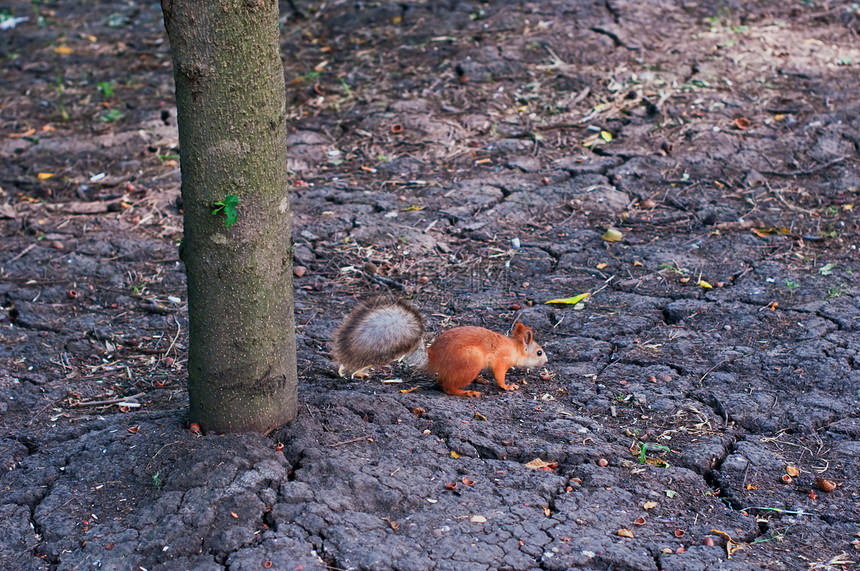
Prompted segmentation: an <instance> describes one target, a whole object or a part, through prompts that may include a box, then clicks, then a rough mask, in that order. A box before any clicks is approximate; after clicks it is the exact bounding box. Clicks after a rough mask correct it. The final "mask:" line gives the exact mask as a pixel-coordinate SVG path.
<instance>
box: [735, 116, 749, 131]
mask: <svg viewBox="0 0 860 571" xmlns="http://www.w3.org/2000/svg"><path fill="white" fill-rule="evenodd" d="M735 125H736V126H737V128H738V129H740V130H742V131H743V130H744V129H749V128H750V125H752V123H750V120H749V119H747V118H746V117H738V118H737V119H735Z"/></svg>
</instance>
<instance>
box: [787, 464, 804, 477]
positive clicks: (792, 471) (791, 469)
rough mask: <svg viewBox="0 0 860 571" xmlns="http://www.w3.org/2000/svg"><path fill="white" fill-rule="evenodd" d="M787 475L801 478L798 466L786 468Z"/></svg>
mask: <svg viewBox="0 0 860 571" xmlns="http://www.w3.org/2000/svg"><path fill="white" fill-rule="evenodd" d="M785 473H786V474H788V475H789V476H791V477H792V478H797V477H798V476H800V470H798V469H797V466H786V467H785Z"/></svg>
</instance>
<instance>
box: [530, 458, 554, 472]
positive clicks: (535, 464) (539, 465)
mask: <svg viewBox="0 0 860 571" xmlns="http://www.w3.org/2000/svg"><path fill="white" fill-rule="evenodd" d="M526 467H527V468H531V469H533V470H540V469H543V470H547V469H551V470H555V469H556V468H557V467H558V462H548V461H546V460H541V459H540V458H535V459H534V460H532V461H531V462H526Z"/></svg>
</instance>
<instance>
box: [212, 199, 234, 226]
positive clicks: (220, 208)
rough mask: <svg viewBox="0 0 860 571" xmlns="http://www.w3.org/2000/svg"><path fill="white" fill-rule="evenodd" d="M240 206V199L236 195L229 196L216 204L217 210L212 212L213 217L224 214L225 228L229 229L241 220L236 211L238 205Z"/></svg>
mask: <svg viewBox="0 0 860 571" xmlns="http://www.w3.org/2000/svg"><path fill="white" fill-rule="evenodd" d="M237 204H239V197H238V196H236V195H235V194H228V195H227V196H225V197H224V200H219V201H217V202H216V203H215V209H214V210H213V211H212V216H217V215H218V214H221V213H222V212H223V213H224V228H229V227H230V226H232V225H233V224H235V223H236V220H237V219H238V218H239V213H238V212H237V211H236V205H237Z"/></svg>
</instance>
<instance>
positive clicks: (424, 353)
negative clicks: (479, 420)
mask: <svg viewBox="0 0 860 571" xmlns="http://www.w3.org/2000/svg"><path fill="white" fill-rule="evenodd" d="M332 356H333V357H334V360H335V361H336V362H337V363H340V368H339V369H338V373H339V374H340V375H341V376H344V375H345V374H349V375H350V376H352V377H367V376H369V375H368V370H369V369H370V368H371V367H378V366H384V365H387V364H388V363H390V362H392V361H395V360H397V359H401V358H403V359H404V360H405V361H406V362H407V363H408V364H411V365H415V366H418V367H419V368H421V369H424V370H426V371H428V372H430V373H435V374H436V376H437V379H438V381H439V384H440V385H441V386H442V390H443V391H445V392H446V393H448V394H449V395H456V396H465V397H478V396H481V393H480V392H478V391H464V390H463V388H464V387H466V386H467V385H468V384H469V383H471V382H472V381H474V380H475V379H476V378H477V377H478V375H479V374H480V373H481V371H482V370H484V369H489V370H490V371H492V372H493V376H494V377H495V379H496V382H497V383H498V384H499V387H501V388H502V389H503V390H506V391H511V390H515V389H518V388H519V386H518V385H515V384H511V385H509V384H507V383H506V382H505V375H506V373H507V372H508V369H510V368H511V367H540V366H542V365H545V364H546V363H547V357H546V352H544V350H543V349H542V348H541V346H540V345H538V344H537V343H536V342H535V340H534V334H533V333H532V329H531V327H526V326H525V325H523V324H522V323H520V322H517V323H516V325H515V326H514V332H513V335H512V336H511V337H507V336H505V335H500V334H498V333H494V332H493V331H490V330H489V329H484V328H483V327H472V326H465V327H454V328H453V329H449V330H447V331H445V332H443V333H442V334H441V335H439V337H438V338H437V339H436V341H434V342H433V344H432V345H430V347H429V348H425V346H424V320H423V318H422V316H421V314H420V313H419V312H418V310H417V309H415V308H414V307H412V306H411V305H410V304H409V303H407V302H406V301H404V300H398V301H386V300H373V301H370V302H366V303H363V304H361V305H359V306H358V307H356V308H355V309H354V310H352V312H350V314H349V315H347V316H346V318H345V319H344V320H343V323H341V324H340V326H339V327H338V328H337V329H336V330H335V332H334V340H333V351H332Z"/></svg>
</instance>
